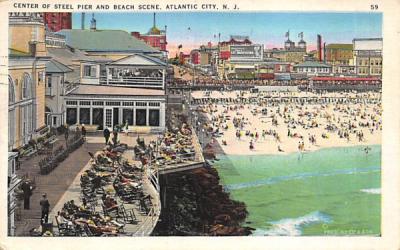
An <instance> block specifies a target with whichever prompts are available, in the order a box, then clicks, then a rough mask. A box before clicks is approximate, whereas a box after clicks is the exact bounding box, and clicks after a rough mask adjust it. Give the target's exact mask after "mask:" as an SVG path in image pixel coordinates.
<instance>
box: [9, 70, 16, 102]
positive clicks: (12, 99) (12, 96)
mask: <svg viewBox="0 0 400 250" xmlns="http://www.w3.org/2000/svg"><path fill="white" fill-rule="evenodd" d="M14 102H15V89H14V82H13V80H12V78H11V76H8V103H9V104H12V103H14Z"/></svg>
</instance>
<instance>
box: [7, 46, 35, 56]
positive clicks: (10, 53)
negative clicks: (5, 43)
mask: <svg viewBox="0 0 400 250" xmlns="http://www.w3.org/2000/svg"><path fill="white" fill-rule="evenodd" d="M8 56H25V57H31V56H32V55H31V54H30V53H26V52H22V51H20V50H16V49H10V48H8Z"/></svg>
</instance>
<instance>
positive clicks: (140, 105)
mask: <svg viewBox="0 0 400 250" xmlns="http://www.w3.org/2000/svg"><path fill="white" fill-rule="evenodd" d="M136 106H139V107H146V106H147V102H136Z"/></svg>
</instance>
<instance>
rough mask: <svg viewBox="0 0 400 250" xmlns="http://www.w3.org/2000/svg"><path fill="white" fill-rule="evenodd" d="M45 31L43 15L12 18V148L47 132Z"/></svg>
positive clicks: (10, 60) (9, 79)
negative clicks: (42, 130) (40, 133)
mask: <svg viewBox="0 0 400 250" xmlns="http://www.w3.org/2000/svg"><path fill="white" fill-rule="evenodd" d="M48 60H49V58H48V57H47V52H46V46H45V28H44V23H43V16H42V14H41V13H10V14H9V68H8V72H9V75H8V83H9V89H8V90H9V92H8V122H9V126H8V130H9V131H8V134H9V139H8V146H9V150H11V149H14V148H19V147H21V146H23V145H25V144H27V143H28V142H29V140H31V139H35V137H36V136H37V135H38V133H39V132H40V130H41V129H43V128H45V69H46V62H47V61H48Z"/></svg>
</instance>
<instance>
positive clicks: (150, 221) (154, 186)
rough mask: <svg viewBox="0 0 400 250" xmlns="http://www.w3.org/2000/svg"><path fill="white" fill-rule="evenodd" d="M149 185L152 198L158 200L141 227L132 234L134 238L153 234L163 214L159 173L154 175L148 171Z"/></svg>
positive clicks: (153, 204)
mask: <svg viewBox="0 0 400 250" xmlns="http://www.w3.org/2000/svg"><path fill="white" fill-rule="evenodd" d="M146 175H147V184H148V185H149V188H150V189H151V192H152V194H153V195H152V196H153V197H155V198H156V199H157V201H156V202H155V203H152V207H151V209H150V211H149V212H148V213H147V215H146V217H145V219H144V220H143V222H142V223H141V225H140V227H139V228H138V229H137V230H136V231H135V232H134V233H133V234H132V236H148V235H150V234H151V233H152V232H153V229H154V227H155V226H156V225H157V222H158V218H159V217H160V214H161V202H160V186H159V183H158V178H157V172H156V173H155V174H154V173H152V172H151V171H146Z"/></svg>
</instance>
